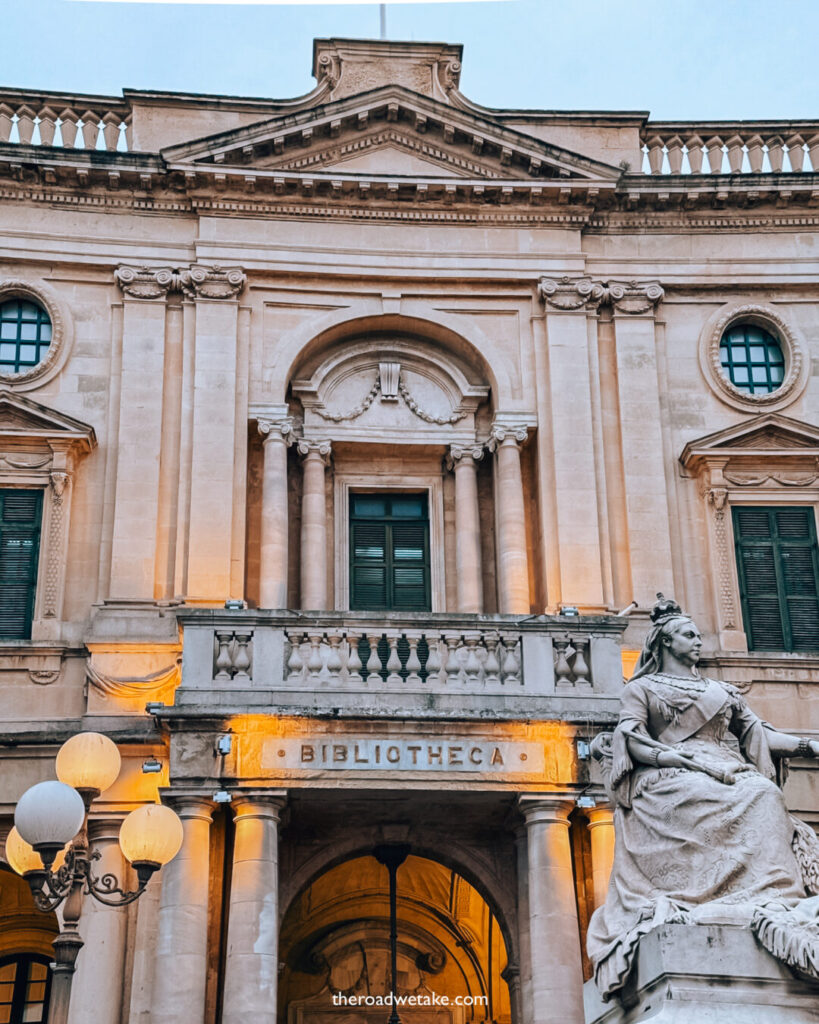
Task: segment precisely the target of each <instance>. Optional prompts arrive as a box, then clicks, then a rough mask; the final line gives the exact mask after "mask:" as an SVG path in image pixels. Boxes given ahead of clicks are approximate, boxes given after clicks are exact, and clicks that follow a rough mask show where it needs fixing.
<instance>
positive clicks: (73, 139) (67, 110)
mask: <svg viewBox="0 0 819 1024" xmlns="http://www.w3.org/2000/svg"><path fill="white" fill-rule="evenodd" d="M0 142H11V143H18V144H20V145H23V146H52V147H57V148H60V149H95V150H96V149H101V150H108V151H109V152H127V151H128V150H130V149H131V108H130V106H129V104H128V103H125V102H123V101H119V102H118V101H117V100H116V99H115V98H108V97H104V96H61V95H60V94H59V93H38V92H30V91H28V90H24V89H23V90H19V91H9V90H2V91H0Z"/></svg>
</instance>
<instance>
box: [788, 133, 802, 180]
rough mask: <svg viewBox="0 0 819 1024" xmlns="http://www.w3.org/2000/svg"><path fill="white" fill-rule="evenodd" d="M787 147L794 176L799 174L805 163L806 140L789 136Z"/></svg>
mask: <svg viewBox="0 0 819 1024" xmlns="http://www.w3.org/2000/svg"><path fill="white" fill-rule="evenodd" d="M785 145H786V146H787V147H788V163H789V164H790V165H791V171H792V172H793V173H794V174H799V173H800V172H801V170H802V167H803V166H804V163H805V150H804V145H805V140H804V139H803V138H802V136H801V135H789V136H788V138H787V140H786V142H785Z"/></svg>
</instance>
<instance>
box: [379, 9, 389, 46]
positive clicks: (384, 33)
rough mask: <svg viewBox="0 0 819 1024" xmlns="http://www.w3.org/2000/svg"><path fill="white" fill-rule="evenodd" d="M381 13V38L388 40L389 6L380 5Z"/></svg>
mask: <svg viewBox="0 0 819 1024" xmlns="http://www.w3.org/2000/svg"><path fill="white" fill-rule="evenodd" d="M378 6H379V11H380V15H381V38H382V39H386V38H387V5H386V4H379V5H378Z"/></svg>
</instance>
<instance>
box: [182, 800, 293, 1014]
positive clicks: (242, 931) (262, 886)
mask: <svg viewBox="0 0 819 1024" xmlns="http://www.w3.org/2000/svg"><path fill="white" fill-rule="evenodd" d="M285 797H286V793H285V792H284V791H281V790H279V791H273V792H270V791H261V792H256V793H242V794H241V795H239V796H238V797H237V798H234V800H233V812H234V824H235V836H234V841H233V864H232V870H231V879H230V907H229V912H228V932H227V944H226V954H225V989H224V992H225V996H224V1009H223V1010H222V1024H245V1022H246V1021H251V1020H252V1021H253V1022H254V1024H276V985H277V981H278V973H279V957H278V947H279V913H278V910H279V899H278V894H279V854H278V842H279V839H278V828H279V815H280V812H281V809H282V807H283V806H284V802H285ZM193 1019H194V1018H193V1017H191V1018H190V1021H191V1024H193Z"/></svg>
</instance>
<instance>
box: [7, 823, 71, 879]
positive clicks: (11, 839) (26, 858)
mask: <svg viewBox="0 0 819 1024" xmlns="http://www.w3.org/2000/svg"><path fill="white" fill-rule="evenodd" d="M67 849H68V847H67V845H66V846H65V847H63V849H62V850H60V852H59V853H58V854H57V856H56V857H55V858H54V864H53V865H52V868H51V870H52V871H59V870H60V868H61V867H62V866H63V864H64V863H65V855H66V851H67ZM6 860H7V861H8V863H9V866H10V867H11V869H12V871H16V872H17V874H18V875H24V874H26V872H27V871H42V870H43V861H42V858H41V857H40V854H39V853H37V851H36V850H35V849H34V847H33V846H29V844H28V843H27V842H26V841H25V839H23V837H22V836H21V835H20V833H19V832H18V831H17V829H16V828H12V830H11V832H9V834H8V835H7V836H6Z"/></svg>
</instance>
